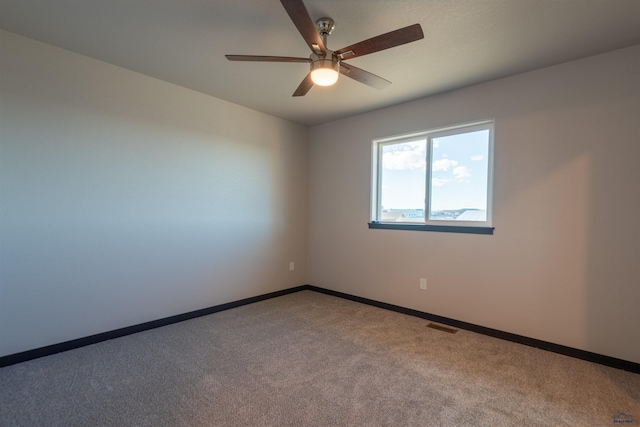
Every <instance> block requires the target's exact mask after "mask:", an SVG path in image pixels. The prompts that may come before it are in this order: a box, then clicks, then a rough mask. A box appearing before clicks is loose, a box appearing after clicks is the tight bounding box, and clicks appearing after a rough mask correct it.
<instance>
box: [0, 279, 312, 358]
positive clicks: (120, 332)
mask: <svg viewBox="0 0 640 427" xmlns="http://www.w3.org/2000/svg"><path fill="white" fill-rule="evenodd" d="M305 289H309V285H302V286H298V287H295V288H290V289H284V290H282V291H276V292H271V293H268V294H264V295H258V296H256V297H251V298H246V299H242V300H239V301H233V302H229V303H226V304H220V305H216V306H213V307H208V308H203V309H201V310H196V311H190V312H188V313H183V314H178V315H176V316H171V317H165V318H164V319H158V320H152V321H151V322H146V323H141V324H139V325H133V326H127V327H125V328H121V329H116V330H113V331H108V332H103V333H100V334H95V335H91V336H88V337H84V338H78V339H75V340H71V341H65V342H62V343H59V344H53V345H48V346H46V347H40V348H36V349H33V350H27V351H23V352H21V353H15V354H10V355H8V356H2V357H0V368H2V367H4V366H9V365H14V364H16V363H20V362H26V361H28V360H32V359H37V358H39V357H44V356H50V355H52V354H56V353H60V352H63V351H67V350H73V349H75V348H79V347H84V346H86V345H91V344H96V343H99V342H102V341H106V340H110V339H114V338H119V337H124V336H126V335H131V334H135V333H137V332H142V331H146V330H149V329H154V328H159V327H160V326H166V325H171V324H172V323H178V322H182V321H184V320H189V319H194V318H196V317H200V316H206V315H207V314H213V313H217V312H219V311H224V310H229V309H231V308H236V307H240V306H243V305H247V304H253V303H254V302H258V301H264V300H268V299H271V298H276V297H280V296H283V295H287V294H291V293H294V292H299V291H302V290H305Z"/></svg>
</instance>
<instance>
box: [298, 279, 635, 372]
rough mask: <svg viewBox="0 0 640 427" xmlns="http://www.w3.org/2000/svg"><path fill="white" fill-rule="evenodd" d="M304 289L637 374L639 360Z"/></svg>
mask: <svg viewBox="0 0 640 427" xmlns="http://www.w3.org/2000/svg"><path fill="white" fill-rule="evenodd" d="M307 289H309V290H312V291H316V292H320V293H323V294H327V295H332V296H335V297H340V298H344V299H348V300H351V301H356V302H359V303H363V304H367V305H372V306H374V307H379V308H384V309H386V310H391V311H395V312H398V313H402V314H407V315H410V316H416V317H420V318H422V319H426V320H430V321H432V322H437V323H442V324H444V325H449V326H453V327H455V328H459V329H464V330H467V331H471V332H476V333H479V334H483V335H488V336H490V337H494V338H500V339H503V340H507V341H511V342H515V343H518V344H524V345H527V346H529V347H536V348H539V349H542V350H547V351H552V352H554V353H559V354H563V355H565V356H571V357H575V358H577V359H582V360H586V361H588V362H594V363H598V364H600V365H605V366H610V367H612V368H617V369H622V370H625V371H629V372H633V373H636V374H640V363H635V362H630V361H628V360H623V359H617V358H615V357H610V356H605V355H603V354H598V353H592V352H590V351H585V350H579V349H577V348H573V347H567V346H564V345H560V344H554V343H552V342H548V341H542V340H538V339H535V338H529V337H525V336H522V335H517V334H512V333H510V332H504V331H500V330H498V329H492V328H487V327H484V326H479V325H474V324H473V323H467V322H462V321H460V320H455V319H450V318H448V317H442V316H438V315H435V314H430V313H425V312H422V311H418V310H412V309H410V308H405V307H400V306H398V305H393V304H387V303H385V302H380V301H375V300H371V299H368V298H362V297H358V296H355V295H350V294H345V293H342V292H338V291H332V290H329V289H324V288H319V287H316V286H312V285H309V286H308V287H307Z"/></svg>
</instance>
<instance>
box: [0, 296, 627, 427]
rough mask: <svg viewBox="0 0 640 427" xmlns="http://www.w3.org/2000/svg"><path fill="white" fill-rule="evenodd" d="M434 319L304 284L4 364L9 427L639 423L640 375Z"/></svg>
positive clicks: (2, 415) (2, 403)
mask: <svg viewBox="0 0 640 427" xmlns="http://www.w3.org/2000/svg"><path fill="white" fill-rule="evenodd" d="M428 323H429V322H428V321H426V320H424V319H420V318H416V317H412V316H407V315H403V314H399V313H396V312H392V311H387V310H384V309H380V308H376V307H371V306H368V305H364V304H360V303H357V302H353V301H348V300H344V299H341V298H337V297H333V296H329V295H325V294H321V293H317V292H313V291H308V290H306V291H302V292H297V293H293V294H289V295H285V296H281V297H278V298H274V299H270V300H266V301H262V302H258V303H254V304H250V305H246V306H242V307H239V308H235V309H232V310H227V311H223V312H219V313H215V314H212V315H208V316H203V317H199V318H196V319H192V320H188V321H185V322H181V323H176V324H173V325H169V326H164V327H161V328H157V329H153V330H149V331H145V332H140V333H137V334H133V335H129V336H126V337H121V338H117V339H113V340H109V341H104V342H102V343H99V344H94V345H90V346H86V347H82V348H79V349H76V350H72V351H67V352H64V353H59V354H55V355H52V356H47V357H43V358H40V359H35V360H31V361H28V362H24V363H20V364H16V365H12V366H7V367H5V368H1V369H0V424H1V425H2V426H457V427H458V426H474V427H475V426H488V427H489V426H490V427H500V426H522V427H524V426H571V427H576V426H579V427H588V426H609V425H620V424H618V422H620V421H625V420H626V421H627V423H626V425H631V426H632V425H634V424H636V423H637V424H640V375H639V374H634V373H630V372H626V371H621V370H618V369H614V368H610V367H606V366H601V365H597V364H594V363H590V362H585V361H582V360H578V359H574V358H571V357H567V356H563V355H559V354H555V353H551V352H547V351H544V350H539V349H536V348H531V347H527V346H524V345H520V344H515V343H511V342H508V341H503V340H499V339H496V338H491V337H487V336H483V335H479V334H476V333H472V332H468V331H464V330H460V331H459V332H458V333H455V334H451V333H447V332H444V331H440V330H436V329H432V328H428V327H427V324H428ZM616 417H618V419H616ZM629 421H631V423H629Z"/></svg>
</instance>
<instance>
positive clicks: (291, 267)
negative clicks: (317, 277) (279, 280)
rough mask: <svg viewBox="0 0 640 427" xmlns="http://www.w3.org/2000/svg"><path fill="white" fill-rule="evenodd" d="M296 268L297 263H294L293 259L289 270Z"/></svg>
mask: <svg viewBox="0 0 640 427" xmlns="http://www.w3.org/2000/svg"><path fill="white" fill-rule="evenodd" d="M295 268H296V265H295V264H294V262H293V261H291V262H290V263H289V271H293V270H295Z"/></svg>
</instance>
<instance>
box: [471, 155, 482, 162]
mask: <svg viewBox="0 0 640 427" xmlns="http://www.w3.org/2000/svg"><path fill="white" fill-rule="evenodd" d="M483 159H484V156H483V155H482V154H476V155H475V156H471V160H473V161H474V162H479V161H480V160H483Z"/></svg>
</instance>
